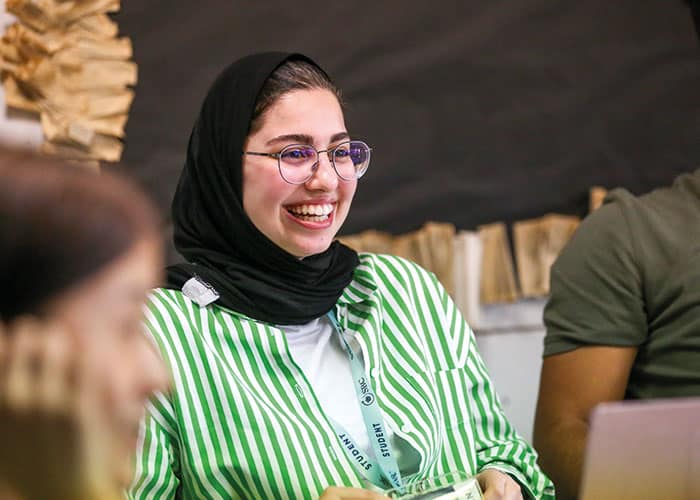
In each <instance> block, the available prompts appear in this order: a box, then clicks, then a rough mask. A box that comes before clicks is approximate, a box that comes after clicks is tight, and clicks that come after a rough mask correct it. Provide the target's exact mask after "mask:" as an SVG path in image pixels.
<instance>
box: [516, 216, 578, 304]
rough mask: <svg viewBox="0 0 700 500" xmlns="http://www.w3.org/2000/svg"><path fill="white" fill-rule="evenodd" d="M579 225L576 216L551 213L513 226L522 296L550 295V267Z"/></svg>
mask: <svg viewBox="0 0 700 500" xmlns="http://www.w3.org/2000/svg"><path fill="white" fill-rule="evenodd" d="M579 222H580V219H579V218H578V217H574V216H567V215H556V214H550V215H545V216H544V217H541V218H539V219H530V220H524V221H520V222H516V223H515V224H513V240H514V245H515V257H516V260H517V263H518V279H519V280H520V292H521V294H522V296H523V297H542V296H545V295H547V294H549V276H550V269H551V267H552V264H554V261H555V260H556V258H557V256H558V255H559V252H561V250H562V249H563V248H564V245H566V243H567V242H568V241H569V239H570V238H571V236H572V235H573V234H574V232H575V231H576V228H578V225H579Z"/></svg>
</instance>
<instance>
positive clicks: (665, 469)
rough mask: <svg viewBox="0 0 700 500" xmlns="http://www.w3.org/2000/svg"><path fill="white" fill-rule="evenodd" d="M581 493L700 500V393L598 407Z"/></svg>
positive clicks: (597, 499) (601, 497)
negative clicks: (697, 396)
mask: <svg viewBox="0 0 700 500" xmlns="http://www.w3.org/2000/svg"><path fill="white" fill-rule="evenodd" d="M580 498H581V500H606V499H615V500H627V499H630V500H638V499H652V500H653V499H673V500H685V499H688V500H690V499H700V398H689V399H655V400H646V401H618V402H614V403H602V404H600V405H598V406H596V408H595V409H594V410H593V412H592V413H591V420H590V427H589V434H588V444H587V448H586V454H585V459H584V465H583V476H582V481H581V496H580Z"/></svg>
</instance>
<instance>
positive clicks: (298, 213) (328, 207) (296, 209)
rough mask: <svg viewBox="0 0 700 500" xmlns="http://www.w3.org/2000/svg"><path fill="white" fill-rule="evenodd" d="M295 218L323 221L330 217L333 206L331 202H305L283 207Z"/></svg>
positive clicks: (305, 220)
mask: <svg viewBox="0 0 700 500" xmlns="http://www.w3.org/2000/svg"><path fill="white" fill-rule="evenodd" d="M285 208H286V209H287V212H289V214H291V215H292V217H294V218H295V219H298V220H300V221H304V222H324V221H327V220H329V219H330V217H331V214H332V213H333V210H334V208H335V206H334V204H333V203H305V204H300V205H290V206H287V207H285Z"/></svg>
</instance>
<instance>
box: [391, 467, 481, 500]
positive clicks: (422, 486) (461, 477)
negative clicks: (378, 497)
mask: <svg viewBox="0 0 700 500" xmlns="http://www.w3.org/2000/svg"><path fill="white" fill-rule="evenodd" d="M384 494H385V495H386V496H388V497H389V498H396V499H402V500H483V498H484V495H483V493H482V492H481V488H480V487H479V482H478V481H477V480H476V478H475V477H469V476H468V475H467V474H465V473H463V472H449V473H447V474H445V475H443V476H438V477H431V478H428V479H423V480H422V481H417V482H414V483H410V484H406V485H404V486H403V487H402V488H400V489H399V488H395V489H392V490H389V491H385V492H384Z"/></svg>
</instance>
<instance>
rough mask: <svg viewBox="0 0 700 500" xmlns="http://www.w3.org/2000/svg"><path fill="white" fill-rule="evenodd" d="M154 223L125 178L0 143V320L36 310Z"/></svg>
mask: <svg viewBox="0 0 700 500" xmlns="http://www.w3.org/2000/svg"><path fill="white" fill-rule="evenodd" d="M157 228H158V222H157V217H156V214H155V211H154V209H153V208H152V205H151V203H150V202H149V201H148V199H147V198H146V197H145V196H144V195H143V193H142V192H141V191H139V190H138V189H137V188H136V187H135V186H134V185H132V184H131V183H130V182H128V181H126V180H125V179H123V178H121V177H118V176H115V175H111V174H107V173H103V174H97V173H96V172H93V171H89V170H87V169H86V168H83V167H81V166H76V165H65V164H62V163H60V162H58V161H56V160H50V159H48V158H42V157H38V156H36V155H34V154H32V153H28V152H20V151H9V150H7V149H2V148H0V319H2V320H4V321H11V320H12V319H13V318H15V317H17V316H19V315H23V314H33V315H34V314H40V313H41V309H42V307H43V306H44V305H45V304H46V303H47V302H48V301H49V300H50V299H52V298H53V297H54V296H56V295H58V294H59V293H60V292H62V291H63V290H66V289H68V288H70V287H71V286H73V285H76V284H78V283H79V282H80V281H81V280H83V279H85V278H87V277H89V276H91V275H93V274H95V273H96V272H97V271H99V270H100V269H101V268H103V267H104V266H105V265H107V264H108V263H110V262H112V261H113V260H115V259H116V258H117V257H120V256H121V255H123V254H124V253H126V252H127V251H128V250H129V249H130V248H131V247H132V246H133V245H134V244H135V243H136V242H138V241H139V240H140V239H141V238H143V237H145V236H146V235H149V234H156V232H157Z"/></svg>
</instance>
